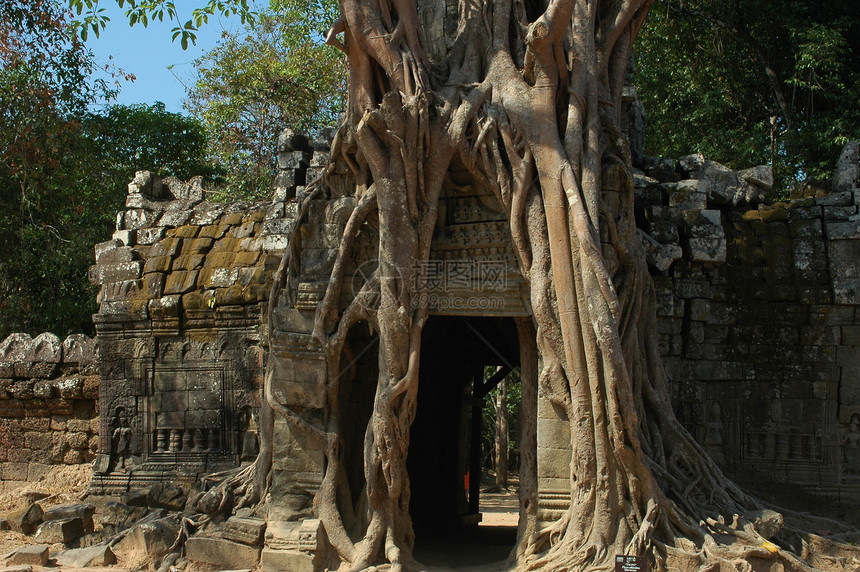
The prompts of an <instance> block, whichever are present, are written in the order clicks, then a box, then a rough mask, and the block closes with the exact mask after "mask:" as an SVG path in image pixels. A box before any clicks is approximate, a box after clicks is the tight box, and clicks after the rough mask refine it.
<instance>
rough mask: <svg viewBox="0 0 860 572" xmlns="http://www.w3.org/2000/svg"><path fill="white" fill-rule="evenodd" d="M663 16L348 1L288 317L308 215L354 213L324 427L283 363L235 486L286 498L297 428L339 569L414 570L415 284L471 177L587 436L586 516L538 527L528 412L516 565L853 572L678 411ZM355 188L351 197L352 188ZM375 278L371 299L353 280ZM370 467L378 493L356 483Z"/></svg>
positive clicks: (343, 5) (558, 382)
mask: <svg viewBox="0 0 860 572" xmlns="http://www.w3.org/2000/svg"><path fill="white" fill-rule="evenodd" d="M652 2H653V0H599V1H598V0H459V1H454V0H448V1H446V0H435V2H434V1H432V0H423V1H421V0H418V1H416V0H340V18H339V20H338V21H337V22H336V23H335V24H334V25H333V27H332V29H331V31H330V32H329V35H328V38H327V41H328V43H329V44H331V45H332V46H333V47H334V48H337V49H340V50H343V51H344V52H345V54H346V56H347V59H348V63H349V97H348V108H347V110H346V116H345V119H344V121H343V123H342V125H341V126H340V128H339V129H338V131H337V134H336V136H335V139H334V142H333V144H332V151H331V158H330V161H329V164H328V166H327V167H326V168H325V171H324V173H323V174H322V176H321V177H320V178H319V179H317V180H315V181H313V182H311V183H310V184H309V185H308V187H307V190H306V193H305V194H304V195H303V196H300V197H299V206H298V221H297V223H296V226H295V227H294V232H293V236H292V240H291V242H290V245H289V247H288V248H287V251H286V253H285V255H284V259H283V261H282V263H281V267H280V269H279V270H278V274H277V275H276V278H275V285H274V287H273V290H272V294H271V298H270V315H269V324H270V326H271V324H272V323H273V322H274V321H275V318H274V317H273V315H272V312H273V311H274V309H275V308H277V307H291V305H292V306H296V305H297V304H299V303H300V301H301V292H300V291H298V293H297V290H298V285H297V284H298V278H297V277H298V276H299V275H300V274H301V273H302V272H303V271H304V270H303V269H306V268H307V267H308V260H309V258H308V257H310V256H312V253H311V250H312V249H310V248H305V247H304V246H303V244H304V242H303V232H305V231H306V229H307V223H308V221H309V219H310V217H313V216H316V215H315V214H314V213H316V212H317V211H315V210H314V209H313V208H311V207H310V205H312V203H313V202H314V201H319V200H333V198H334V195H335V194H336V195H338V205H339V206H338V209H339V210H338V215H337V216H338V217H340V218H339V219H338V220H339V221H340V222H341V224H340V226H339V227H338V228H340V229H341V234H340V235H339V236H337V237H335V238H336V249H335V251H336V256H335V258H334V260H333V261H332V263H331V265H330V272H329V274H328V276H327V282H326V284H325V287H324V294H323V295H322V296H321V302H320V304H319V306H318V307H317V308H316V311H315V314H314V316H315V317H314V319H313V328H312V332H311V336H310V337H311V338H312V339H313V343H314V344H315V347H316V348H317V350H318V352H319V353H320V355H323V356H324V360H323V361H324V365H323V369H322V371H323V372H324V373H323V378H324V379H323V384H322V387H324V394H323V395H322V398H321V399H322V400H323V401H324V403H323V406H322V407H321V410H322V411H324V412H325V413H324V414H322V415H309V414H307V411H305V410H303V409H302V408H298V407H294V406H291V405H290V403H289V399H287V400H285V399H284V398H283V396H282V395H281V394H280V393H279V391H280V390H278V389H277V387H281V386H282V384H283V381H284V380H283V379H279V376H283V375H285V374H284V369H283V368H280V369H279V368H277V367H274V365H273V363H274V361H275V360H271V359H270V363H269V368H268V372H267V376H266V387H265V392H264V408H263V409H264V411H263V413H264V414H263V423H262V424H261V431H262V437H263V439H262V441H263V443H262V447H261V452H260V456H259V458H258V459H257V462H256V463H255V464H254V465H252V466H251V467H250V468H249V469H245V470H243V471H242V472H240V473H238V474H235V475H232V476H231V477H230V478H229V479H227V480H226V481H224V482H223V483H222V485H221V490H225V489H226V490H229V491H231V492H232V498H239V499H240V501H239V504H252V503H257V502H265V501H266V500H267V499H270V500H271V499H272V498H273V497H274V496H275V495H277V494H279V493H278V491H277V490H275V488H276V487H274V485H273V483H272V472H273V470H272V467H273V462H274V461H273V458H275V457H277V454H276V453H274V452H273V451H274V449H275V447H274V446H273V434H274V432H275V429H274V427H275V426H276V425H277V424H281V425H284V426H286V427H288V428H289V431H290V432H291V433H292V434H293V435H294V436H296V439H299V440H301V441H302V442H303V443H305V444H306V446H307V447H310V448H315V449H317V450H318V451H320V452H321V455H322V461H321V467H322V468H321V471H322V478H321V482H320V483H319V487H318V490H316V491H315V493H314V497H313V505H312V508H311V509H309V510H312V512H313V514H314V515H315V516H316V517H317V518H319V520H320V521H321V523H322V526H323V528H324V530H325V536H326V538H327V543H328V544H329V545H330V552H331V555H332V556H331V560H332V561H335V562H339V563H340V566H341V567H342V568H343V569H345V570H346V569H349V570H363V569H366V568H368V567H371V566H375V565H385V564H387V565H389V566H390V569H391V570H400V569H410V567H411V566H413V565H414V563H415V561H414V559H413V556H412V548H413V546H414V538H415V534H414V531H413V524H412V519H411V517H410V480H409V475H408V472H407V468H406V462H407V455H408V454H409V447H410V428H411V426H412V423H413V420H414V418H415V413H416V407H417V403H418V389H419V377H420V376H419V366H420V364H421V349H422V331H423V329H424V326H425V324H426V323H427V321H428V315H429V307H428V297H427V296H426V293H427V288H428V284H427V281H426V280H424V279H422V276H420V275H418V273H420V272H421V268H422V266H421V264H420V263H421V262H422V261H424V262H426V261H428V260H429V259H430V251H431V243H432V242H433V240H434V231H435V229H436V228H437V221H438V218H439V216H440V196H442V194H443V193H444V192H445V191H444V189H445V188H446V186H447V185H448V184H449V183H450V180H451V174H452V172H454V171H456V173H457V176H458V178H459V179H460V180H462V179H463V178H464V177H465V178H468V179H469V181H471V184H472V185H475V186H480V187H481V188H482V189H485V190H486V191H487V192H488V193H489V194H490V195H491V196H492V197H493V198H494V200H495V204H497V205H500V207H501V209H502V212H503V213H504V216H503V220H504V224H505V226H506V228H507V230H508V232H509V237H510V242H511V244H512V245H513V249H514V252H515V254H516V264H517V267H518V271H519V274H520V276H521V277H522V279H523V282H524V284H525V285H526V288H527V293H528V304H527V307H528V309H529V310H528V316H527V317H526V318H522V319H519V320H518V321H517V329H518V331H519V336H520V339H521V340H524V339H525V340H529V342H528V343H529V344H531V347H532V348H533V349H534V351H533V352H524V353H523V356H524V357H523V361H522V368H523V374H522V380H523V381H522V383H523V395H524V399H525V396H526V395H531V396H532V397H534V396H535V395H538V394H539V395H540V396H541V399H544V400H546V402H547V403H549V404H551V406H552V408H553V410H554V411H555V412H556V413H557V414H558V415H559V418H560V419H562V420H564V422H565V423H566V424H567V427H568V431H567V433H569V443H565V444H563V445H564V446H565V447H568V448H569V450H570V459H571V462H570V470H569V490H568V491H567V492H568V493H569V504H568V505H567V506H566V507H565V509H564V510H562V511H560V513H559V514H560V516H559V517H558V518H557V520H555V521H554V522H552V523H549V524H547V525H542V526H538V523H537V518H538V517H537V498H536V496H537V483H536V480H535V479H536V477H535V474H534V465H535V459H534V455H533V454H529V450H530V448H531V447H533V442H534V439H535V432H536V421H535V418H534V417H535V411H534V408H531V409H530V408H528V407H526V411H525V413H524V423H523V427H524V432H523V437H522V439H523V443H522V444H521V447H522V449H523V451H524V454H523V460H522V470H521V479H522V481H521V483H522V484H521V491H520V523H519V530H518V538H517V544H516V546H515V548H514V551H513V552H512V555H511V560H510V562H511V566H512V567H518V568H521V569H540V570H553V571H560V570H609V569H614V565H615V557H616V555H639V556H645V557H647V558H648V560H649V562H650V563H651V565H652V567H654V568H655V569H661V570H665V569H680V570H736V569H737V570H752V569H756V570H783V569H788V570H812V569H821V568H833V569H840V567H841V566H842V565H843V564H844V562H845V557H846V556H849V555H850V554H851V550H852V549H851V548H849V547H848V546H846V545H840V544H838V543H834V542H824V541H823V540H822V539H820V538H819V537H816V536H815V535H813V534H806V533H802V532H800V531H799V530H796V527H795V528H793V527H792V525H791V524H792V521H791V519H790V518H787V519H786V526H785V527H784V529H783V530H782V532H781V536H778V537H776V538H773V539H772V540H770V541H768V540H766V537H767V538H770V537H771V534H766V533H765V531H763V530H762V527H763V526H764V525H763V524H762V522H761V521H759V522H756V521H755V520H754V519H753V518H752V517H750V516H749V515H750V514H753V512H754V511H756V510H758V509H761V508H762V505H761V504H760V502H759V501H757V500H756V499H755V498H753V497H751V496H749V495H748V494H746V493H745V492H744V491H742V490H741V489H740V488H738V487H737V486H736V485H734V484H733V483H732V482H731V481H729V480H728V479H727V478H726V477H725V476H724V475H723V473H722V472H721V470H720V469H719V468H718V467H717V466H716V465H715V463H714V462H713V461H712V460H711V459H710V458H709V457H708V455H707V454H706V452H705V451H704V450H703V449H702V447H700V446H699V445H698V444H697V443H696V442H695V441H694V440H693V438H692V437H691V436H690V435H689V433H688V432H687V431H686V430H685V429H684V428H683V427H682V426H681V424H680V423H679V422H678V420H677V419H676V418H675V416H674V414H673V411H672V407H671V404H670V398H669V387H668V383H667V379H666V375H665V373H664V369H663V365H662V362H661V358H660V355H659V353H658V347H657V333H656V318H655V310H654V306H655V298H654V295H653V292H652V287H651V279H650V277H649V274H648V270H647V267H646V263H645V256H644V254H643V251H642V246H641V244H640V239H639V237H638V236H637V229H636V222H635V220H634V196H633V173H632V166H631V160H630V151H629V148H628V143H627V140H626V139H625V136H624V135H623V134H622V132H621V128H620V123H621V118H622V105H621V103H622V102H621V99H622V91H623V87H624V81H625V73H626V71H627V66H628V61H629V58H630V53H631V47H632V46H633V43H634V41H635V39H636V36H637V33H638V32H639V30H640V28H641V27H642V25H643V22H644V21H645V18H646V16H647V14H648V11H649V9H650V8H651V4H652ZM433 5H437V6H436V7H437V8H439V10H437V11H436V13H437V14H446V15H447V16H446V18H447V20H446V22H445V25H444V28H445V29H444V33H442V34H441V39H440V34H438V33H436V32H434V35H433V37H432V38H431V37H430V35H431V34H430V28H431V26H438V25H440V24H438V22H435V23H434V22H433V21H428V19H427V18H426V17H425V15H426V14H427V13H428V10H427V8H428V6H429V7H432V6H433ZM430 13H433V12H432V11H430ZM436 31H438V29H437V30H436ZM334 48H333V49H334ZM343 174H346V176H348V177H350V180H351V181H352V184H351V185H350V186H349V188H348V189H347V191H344V189H343V188H338V189H337V192H335V190H334V186H335V185H334V184H333V183H332V181H333V179H334V177H335V175H337V176H343ZM302 229H305V231H303V230H302ZM359 245H361V246H360V247H359ZM368 245H369V246H368ZM416 262H418V263H419V264H416ZM358 267H361V268H364V269H365V270H366V272H365V274H364V275H363V276H364V278H365V279H364V280H363V281H362V282H361V284H359V286H358V287H355V286H354V284H347V282H348V281H350V280H352V278H353V277H354V275H355V272H354V269H355V268H358ZM344 300H345V302H344ZM359 327H361V328H364V330H367V329H368V328H369V329H370V330H372V331H373V332H375V333H378V336H379V344H378V347H377V346H374V348H373V353H374V354H375V362H376V366H377V367H376V371H378V375H377V377H376V379H375V380H374V381H373V387H374V389H373V392H372V406H370V408H369V411H370V413H369V418H368V420H367V421H366V424H365V426H364V427H363V428H362V431H363V434H362V435H361V436H360V437H358V438H356V437H355V436H354V435H347V430H346V423H345V421H344V416H345V415H347V414H348V412H347V411H346V408H345V406H344V402H343V399H344V398H343V395H344V394H345V392H346V391H347V389H346V388H345V387H344V385H345V384H347V383H348V382H349V379H350V376H349V375H345V373H344V372H345V371H347V370H348V369H349V367H350V364H352V363H353V362H354V354H355V348H354V347H351V345H350V343H349V342H348V339H349V337H350V332H351V331H353V330H354V329H356V328H359ZM270 333H271V332H270ZM271 343H272V340H270V344H271ZM297 371H298V370H295V371H294V372H293V373H294V374H295V375H301V372H299V373H296V372H297ZM560 446H561V445H560ZM356 448H358V449H360V452H359V451H356V450H354V449H356ZM351 466H359V467H360V469H359V473H360V478H358V479H355V478H348V473H349V467H351ZM227 496H230V495H225V498H226V497H227ZM776 520H778V521H779V522H780V523H781V522H782V519H781V518H780V517H776ZM768 523H769V524H768V526H771V527H772V526H773V519H771V520H770V521H768ZM771 532H773V531H771Z"/></svg>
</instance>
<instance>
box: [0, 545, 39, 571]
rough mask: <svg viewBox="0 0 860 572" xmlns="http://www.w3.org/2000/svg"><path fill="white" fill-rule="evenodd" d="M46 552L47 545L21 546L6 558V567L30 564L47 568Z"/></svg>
mask: <svg viewBox="0 0 860 572" xmlns="http://www.w3.org/2000/svg"><path fill="white" fill-rule="evenodd" d="M48 550H49V548H48V545H47V544H31V545H29V546H23V547H21V548H19V549H18V550H16V551H15V552H13V553H12V555H11V556H9V557H8V558H6V565H7V566H15V565H22V564H30V565H32V566H47V565H48Z"/></svg>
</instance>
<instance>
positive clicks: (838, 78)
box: [633, 0, 860, 187]
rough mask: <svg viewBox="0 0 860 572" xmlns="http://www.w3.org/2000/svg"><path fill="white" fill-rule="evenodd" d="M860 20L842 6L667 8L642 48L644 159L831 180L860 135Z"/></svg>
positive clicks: (779, 1)
mask: <svg viewBox="0 0 860 572" xmlns="http://www.w3.org/2000/svg"><path fill="white" fill-rule="evenodd" d="M858 38H860V13H858V12H856V11H854V10H852V9H851V8H850V7H849V3H842V2H828V3H820V2H812V1H803V2H789V1H787V0H768V1H767V2H763V3H762V2H753V1H752V0H741V1H738V2H726V1H725V0H692V1H686V2H678V1H677V0H666V1H665V2H662V3H657V4H655V6H654V8H653V9H652V12H651V15H650V16H649V19H648V22H647V23H646V25H645V28H644V29H643V31H642V33H641V35H640V38H639V40H638V44H637V48H636V54H635V61H636V66H637V71H636V74H635V76H634V78H633V83H634V84H635V85H636V86H637V88H638V90H639V95H640V97H641V98H642V100H643V102H644V104H645V107H646V110H647V112H648V127H647V130H646V153H648V154H651V155H666V156H680V155H683V154H686V153H693V152H698V153H702V154H704V155H705V156H706V157H708V158H710V159H714V160H716V161H719V162H722V163H725V164H727V165H729V166H731V167H733V168H744V167H749V166H751V165H755V164H763V163H771V162H772V163H773V165H774V170H775V174H776V176H777V179H778V184H780V183H781V184H782V186H783V187H785V186H787V183H788V182H789V181H791V180H794V179H802V178H804V177H806V176H810V175H811V176H815V177H827V176H829V174H830V172H831V171H832V169H833V166H834V164H835V160H836V157H837V156H838V152H839V149H840V147H841V146H842V145H844V143H845V142H847V141H848V140H849V139H852V138H857V137H860V105H858V103H860V95H858V94H860V57H858V55H860V54H858V50H860V40H858Z"/></svg>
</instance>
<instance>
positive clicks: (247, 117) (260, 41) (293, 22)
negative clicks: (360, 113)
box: [185, 0, 346, 196]
mask: <svg viewBox="0 0 860 572" xmlns="http://www.w3.org/2000/svg"><path fill="white" fill-rule="evenodd" d="M336 11H337V6H336V4H335V3H334V2H333V1H331V0H315V1H311V2H307V1H303V0H275V1H273V2H272V3H271V6H270V9H269V10H267V11H264V12H263V13H261V14H259V15H258V17H257V19H256V22H255V25H254V26H253V27H250V26H247V27H246V28H245V29H243V30H242V31H240V32H238V33H225V34H224V36H223V37H222V39H221V41H220V42H219V43H218V45H217V46H216V47H215V48H213V49H212V50H211V51H209V52H208V53H206V54H205V55H204V56H202V57H201V58H199V59H197V60H196V61H195V62H194V68H195V79H194V83H193V85H192V86H190V88H189V90H188V97H187V100H186V102H185V107H186V109H187V110H188V111H190V112H191V114H192V115H193V116H194V117H196V118H197V119H199V120H200V121H201V122H202V123H203V124H204V125H205V126H206V129H207V131H208V134H209V141H210V153H211V154H212V157H213V158H214V159H215V160H217V162H218V163H219V164H220V165H222V166H223V167H224V170H225V171H226V173H227V178H226V186H227V192H228V193H230V194H232V195H234V196H235V195H240V196H255V195H261V194H262V195H264V196H265V195H268V193H269V192H270V191H271V186H272V180H273V176H274V170H275V158H276V154H277V149H276V145H277V140H278V133H279V132H280V131H281V130H283V129H284V128H285V127H291V128H293V129H296V130H298V131H300V132H304V133H312V132H314V131H316V130H317V129H319V128H321V127H334V126H335V125H336V123H337V119H338V115H339V114H340V113H341V111H342V110H343V102H344V95H345V91H346V86H345V80H346V68H345V62H344V59H343V57H341V55H340V53H339V52H337V51H336V50H333V49H331V48H329V47H328V46H325V45H324V43H323V38H324V33H325V30H326V28H327V27H328V25H330V23H331V22H332V21H334V19H335V18H336Z"/></svg>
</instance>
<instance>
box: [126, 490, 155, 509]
mask: <svg viewBox="0 0 860 572" xmlns="http://www.w3.org/2000/svg"><path fill="white" fill-rule="evenodd" d="M148 493H149V489H145V490H134V491H128V492H127V493H125V494H124V495H122V504H125V505H128V506H146V495H147V494H148Z"/></svg>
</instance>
